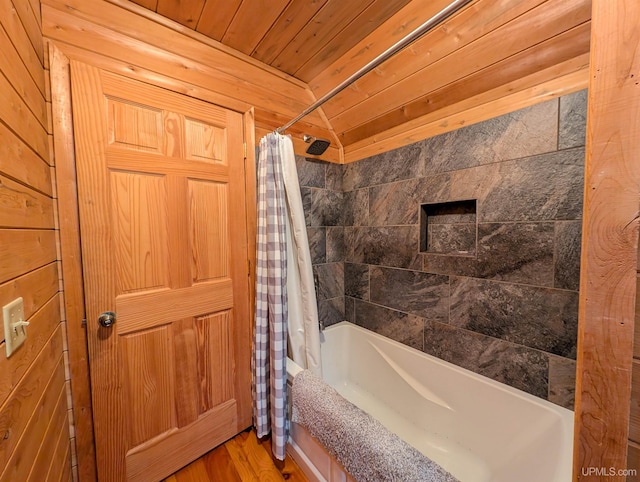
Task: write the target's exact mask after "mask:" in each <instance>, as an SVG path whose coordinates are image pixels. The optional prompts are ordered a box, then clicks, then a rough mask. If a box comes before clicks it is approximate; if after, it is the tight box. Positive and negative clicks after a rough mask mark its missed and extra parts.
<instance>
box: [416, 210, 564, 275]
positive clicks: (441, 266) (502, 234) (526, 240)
mask: <svg viewBox="0 0 640 482" xmlns="http://www.w3.org/2000/svg"><path fill="white" fill-rule="evenodd" d="M553 225H554V223H552V222H547V223H512V224H500V223H495V224H494V223H490V224H479V225H478V254H477V257H476V258H473V257H465V256H446V255H437V254H424V255H423V270H424V271H426V272H429V273H436V274H448V275H454V276H470V277H475V278H487V279H494V280H503V281H511V282H514V283H526V284H532V285H537V286H553V263H554V261H553V249H554V243H553V236H554V226H553Z"/></svg>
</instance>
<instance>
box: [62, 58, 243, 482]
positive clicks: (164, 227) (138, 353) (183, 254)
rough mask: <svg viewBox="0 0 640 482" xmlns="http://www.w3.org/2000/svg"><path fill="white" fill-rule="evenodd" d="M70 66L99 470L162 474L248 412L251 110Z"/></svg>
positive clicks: (225, 434)
mask: <svg viewBox="0 0 640 482" xmlns="http://www.w3.org/2000/svg"><path fill="white" fill-rule="evenodd" d="M71 68H72V76H71V79H72V91H73V99H74V101H73V114H74V130H75V137H76V139H75V140H76V158H77V159H76V162H77V173H78V193H79V195H78V197H79V210H80V224H81V237H82V250H83V266H84V275H85V297H86V305H87V319H88V337H89V353H90V364H91V382H92V396H93V407H94V424H95V432H96V451H97V458H98V471H99V477H100V480H101V481H103V480H104V481H111V480H113V481H116V480H117V481H122V480H145V481H150V480H159V479H161V478H162V477H165V476H167V475H169V474H171V473H173V472H175V471H176V470H177V469H179V468H180V467H182V466H184V465H185V464H187V463H188V462H190V461H191V460H193V459H195V458H197V457H199V456H200V455H202V454H203V453H204V452H206V451H208V450H210V449H211V448H213V447H215V446H216V445H218V444H220V443H221V442H223V441H225V440H227V439H228V438H230V437H232V436H233V435H235V434H236V433H238V432H239V431H240V430H242V429H244V428H246V427H248V426H249V425H250V424H251V407H250V393H251V387H250V370H249V360H250V346H251V342H250V320H249V278H248V261H247V260H248V253H247V249H248V248H247V226H246V208H247V206H246V201H245V191H244V189H245V178H244V177H245V174H244V156H243V148H242V144H243V133H242V128H243V124H242V115H240V114H238V113H235V112H231V111H228V110H225V109H222V108H220V107H217V106H213V105H211V104H207V103H205V102H200V101H196V100H194V99H191V98H188V97H185V96H182V95H179V94H176V93H172V92H169V91H166V90H164V89H160V88H157V87H154V86H151V85H148V84H144V83H140V82H137V81H133V80H130V79H126V78H124V77H121V76H118V75H116V74H113V73H109V72H106V71H102V70H99V69H97V68H94V67H91V66H89V65H86V64H82V63H79V62H71ZM105 311H115V312H116V313H117V321H116V323H115V325H113V326H112V327H109V328H105V327H100V326H99V325H98V323H97V319H98V316H99V315H100V313H102V312H105Z"/></svg>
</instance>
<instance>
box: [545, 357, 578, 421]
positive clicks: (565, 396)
mask: <svg viewBox="0 0 640 482" xmlns="http://www.w3.org/2000/svg"><path fill="white" fill-rule="evenodd" d="M575 393H576V362H575V361H574V360H569V359H567V358H561V357H557V356H551V357H549V401H550V402H553V403H556V404H558V405H560V406H561V407H564V408H568V409H569V410H573V408H574V404H575Z"/></svg>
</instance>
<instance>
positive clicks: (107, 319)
mask: <svg viewBox="0 0 640 482" xmlns="http://www.w3.org/2000/svg"><path fill="white" fill-rule="evenodd" d="M115 322H116V314H115V313H114V312H113V311H105V312H104V313H102V314H101V315H100V316H99V317H98V323H100V326H103V327H105V328H110V327H111V326H113V324H114V323H115Z"/></svg>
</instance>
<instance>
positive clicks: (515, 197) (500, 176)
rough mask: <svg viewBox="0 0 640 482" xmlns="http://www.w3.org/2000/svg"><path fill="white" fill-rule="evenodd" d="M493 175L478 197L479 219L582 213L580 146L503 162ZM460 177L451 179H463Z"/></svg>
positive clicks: (544, 217)
mask: <svg viewBox="0 0 640 482" xmlns="http://www.w3.org/2000/svg"><path fill="white" fill-rule="evenodd" d="M496 176H497V179H496V180H495V181H494V182H493V183H492V184H491V189H488V190H487V191H486V193H485V194H484V195H483V196H482V197H481V198H480V199H479V201H478V218H479V221H480V222H497V221H545V220H558V219H580V218H581V217H582V196H583V190H584V149H583V148H577V149H570V150H565V151H560V152H553V153H549V154H544V155H540V156H534V157H529V158H526V159H520V160H517V161H512V162H504V163H501V164H500V167H499V170H498V172H497V173H496ZM462 177H464V174H463V173H462V174H460V175H458V176H456V180H455V181H454V182H460V183H464V179H463V178H462Z"/></svg>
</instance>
